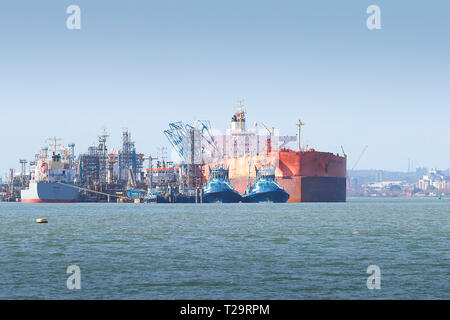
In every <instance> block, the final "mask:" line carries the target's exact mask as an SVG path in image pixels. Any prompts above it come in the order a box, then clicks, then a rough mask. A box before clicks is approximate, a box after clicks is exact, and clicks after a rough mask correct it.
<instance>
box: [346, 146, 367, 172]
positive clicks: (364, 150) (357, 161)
mask: <svg viewBox="0 0 450 320" xmlns="http://www.w3.org/2000/svg"><path fill="white" fill-rule="evenodd" d="M367 147H368V146H367V145H366V146H365V147H364V149H363V151H361V154H360V155H359V157H358V159H357V160H356V162H355V164H354V165H353V167H352V169H351V170H350V171H353V170H354V169H355V168H356V166H357V165H358V163H359V161H360V160H361V158H362V156H363V155H364V152H366V150H367Z"/></svg>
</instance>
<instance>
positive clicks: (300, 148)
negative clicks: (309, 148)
mask: <svg viewBox="0 0 450 320" xmlns="http://www.w3.org/2000/svg"><path fill="white" fill-rule="evenodd" d="M304 125H305V124H304V123H303V122H302V121H301V120H300V119H299V120H298V121H297V127H298V132H297V148H298V152H301V151H302V145H301V137H300V135H301V133H302V126H304Z"/></svg>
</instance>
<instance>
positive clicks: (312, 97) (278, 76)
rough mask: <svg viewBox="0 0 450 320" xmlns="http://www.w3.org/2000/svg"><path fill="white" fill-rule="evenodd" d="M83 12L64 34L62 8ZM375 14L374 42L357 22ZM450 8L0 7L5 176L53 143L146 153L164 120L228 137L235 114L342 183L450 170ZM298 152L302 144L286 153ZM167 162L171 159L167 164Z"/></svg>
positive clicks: (198, 1) (270, 4)
mask: <svg viewBox="0 0 450 320" xmlns="http://www.w3.org/2000/svg"><path fill="white" fill-rule="evenodd" d="M72 4H76V5H78V6H80V8H81V30H68V29H67V28H66V19H67V17H68V16H69V15H68V14H67V13H66V8H67V7H68V6H69V5H72ZM372 4H376V5H378V6H379V7H380V8H381V23H382V29H381V30H368V29H367V27H366V19H367V17H368V16H369V15H368V14H367V13H366V9H367V7H368V6H369V5H372ZM449 12H450V3H449V2H448V1H443V0H442V1H434V2H432V3H427V2H423V3H418V4H416V3H414V4H411V3H410V2H409V1H396V2H395V3H393V2H392V1H376V0H372V1H365V0H363V1H357V0H351V1H345V3H341V2H336V3H335V2H331V3H330V1H323V0H319V1H315V2H314V3H299V1H293V0H289V1H287V0H285V1H276V2H275V1H267V0H264V1H255V0H248V1H237V0H231V1H226V2H224V1H223V2H212V1H206V0H193V1H189V2H186V1H140V0H139V1H133V2H130V3H126V4H119V3H116V2H111V1H95V3H94V2H92V1H87V0H77V1H75V0H71V1H58V2H57V3H55V2H54V1H48V0H45V1H38V2H35V1H32V2H30V1H10V2H8V3H6V2H3V3H2V4H0V30H1V31H0V41H1V42H0V43H1V48H2V50H0V75H1V77H0V111H1V113H0V114H1V118H0V119H1V120H2V121H1V124H0V126H1V129H2V132H3V138H2V139H1V142H0V148H1V149H2V157H1V158H0V177H2V178H4V174H5V173H6V172H7V170H8V169H9V168H15V169H16V170H19V168H20V165H19V159H28V160H32V159H33V157H34V154H36V153H37V152H38V151H39V149H40V148H42V147H43V146H44V145H45V144H46V139H48V138H50V137H53V136H57V137H59V138H62V139H63V141H62V142H61V143H62V144H64V145H67V144H68V143H71V142H74V143H75V144H76V152H77V154H78V153H82V152H86V151H87V148H88V146H90V145H92V143H93V142H94V141H95V142H96V141H97V135H98V133H99V132H100V130H101V128H102V127H106V128H107V130H108V132H109V134H110V137H109V140H108V145H109V148H110V150H111V149H116V150H117V149H118V148H119V147H120V143H121V142H120V138H121V134H122V128H123V127H127V128H128V129H129V130H130V131H131V134H132V137H133V140H134V141H135V142H136V147H137V150H138V151H139V152H142V153H144V154H146V155H148V154H152V155H156V154H157V147H159V146H162V145H164V146H166V147H168V148H169V146H170V143H169V142H168V141H167V139H166V138H165V136H164V134H163V131H164V130H165V129H167V128H168V124H169V123H170V122H176V121H180V120H182V121H186V122H190V121H193V120H195V119H207V120H210V122H211V124H212V127H213V128H217V129H219V130H221V131H222V132H224V131H225V129H226V127H227V125H228V123H229V121H230V119H231V116H232V114H233V112H234V111H235V109H236V107H237V101H238V100H241V99H243V100H244V101H245V107H246V111H247V112H248V124H249V125H251V124H253V123H254V122H258V123H260V122H264V123H266V124H267V125H269V126H271V127H272V126H273V127H276V128H279V129H280V133H281V135H295V134H296V126H295V123H296V121H297V120H298V119H301V120H302V121H303V122H305V123H306V125H305V126H304V127H303V128H302V141H303V145H308V146H310V147H313V148H315V149H317V150H320V151H327V152H333V153H342V152H341V145H342V146H343V147H344V149H345V152H346V154H347V155H348V163H347V167H348V169H351V167H352V166H353V164H354V163H355V161H356V160H357V158H358V157H359V155H360V153H361V151H362V150H363V148H364V146H365V145H368V149H367V151H366V152H365V154H364V155H363V157H362V158H361V161H360V162H359V164H358V166H357V168H356V169H359V170H361V169H382V170H391V171H407V169H408V159H409V158H410V159H411V160H412V161H413V162H414V167H427V168H438V169H447V168H449V167H450V162H449V161H448V159H449V158H450V142H449V140H448V139H446V138H447V137H448V136H449V135H448V119H449V115H450V109H449V108H448V107H449V101H450V90H449V88H450V42H449V41H448V35H449V34H450V33H449V32H450V20H449V18H448V14H449ZM292 147H293V148H295V143H293V144H292ZM168 154H169V155H170V154H171V152H170V151H169V152H168Z"/></svg>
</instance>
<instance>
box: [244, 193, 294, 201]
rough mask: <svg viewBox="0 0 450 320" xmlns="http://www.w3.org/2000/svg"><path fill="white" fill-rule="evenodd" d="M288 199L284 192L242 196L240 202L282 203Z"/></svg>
mask: <svg viewBox="0 0 450 320" xmlns="http://www.w3.org/2000/svg"><path fill="white" fill-rule="evenodd" d="M288 199H289V194H288V193H287V192H286V191H284V190H274V191H266V192H255V193H250V194H248V195H243V196H242V202H276V203H284V202H287V201H288Z"/></svg>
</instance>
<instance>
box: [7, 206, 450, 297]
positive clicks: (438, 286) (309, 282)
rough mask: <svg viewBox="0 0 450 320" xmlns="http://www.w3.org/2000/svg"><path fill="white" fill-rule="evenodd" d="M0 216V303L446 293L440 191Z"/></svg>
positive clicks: (39, 209)
mask: <svg viewBox="0 0 450 320" xmlns="http://www.w3.org/2000/svg"><path fill="white" fill-rule="evenodd" d="M38 217H46V218H48V221H49V223H48V224H37V223H35V218H38ZM0 218H1V224H0V298H1V299H336V298H338V299H381V298H383V299H385V298H387V299H444V298H445V299H449V298H450V284H449V279H450V265H449V262H450V254H449V247H450V245H449V244H450V200H448V199H442V200H437V199H349V201H348V202H347V203H331V204H320V203H319V204H318V203H301V204H233V205H225V204H223V205H220V204H202V205H194V204H175V205H170V204H158V205H155V204H20V203H0ZM69 265H78V266H79V267H80V268H81V289H80V290H69V289H67V287H66V280H67V278H68V276H69V274H66V269H67V267H68V266H69ZM369 265H377V266H379V267H380V269H381V289H380V290H368V289H367V286H366V281H367V277H368V276H369V274H367V273H366V270H367V267H368V266H369Z"/></svg>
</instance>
